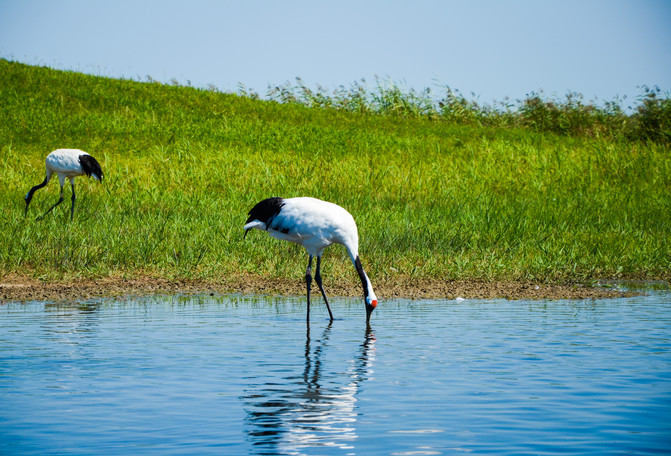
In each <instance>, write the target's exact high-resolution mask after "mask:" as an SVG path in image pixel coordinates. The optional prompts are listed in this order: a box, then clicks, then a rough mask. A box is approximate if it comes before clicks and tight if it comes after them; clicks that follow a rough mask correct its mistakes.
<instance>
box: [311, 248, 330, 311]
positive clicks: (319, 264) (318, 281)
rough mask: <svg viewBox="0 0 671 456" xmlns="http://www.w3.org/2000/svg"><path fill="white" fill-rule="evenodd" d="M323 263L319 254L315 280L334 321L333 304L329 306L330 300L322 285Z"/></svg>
mask: <svg viewBox="0 0 671 456" xmlns="http://www.w3.org/2000/svg"><path fill="white" fill-rule="evenodd" d="M321 265H322V257H321V255H319V256H317V273H316V274H315V282H317V285H319V291H321V292H322V296H323V297H324V302H325V303H326V309H327V310H328V311H329V317H330V318H331V321H333V313H331V306H329V300H328V299H327V298H326V292H325V291H324V287H322V275H321V272H320V269H321Z"/></svg>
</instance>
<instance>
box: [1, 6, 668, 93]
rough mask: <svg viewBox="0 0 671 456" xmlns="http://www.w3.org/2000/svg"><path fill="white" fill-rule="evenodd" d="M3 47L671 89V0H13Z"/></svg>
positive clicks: (231, 68)
mask: <svg viewBox="0 0 671 456" xmlns="http://www.w3.org/2000/svg"><path fill="white" fill-rule="evenodd" d="M0 56H1V57H4V58H9V59H11V60H17V61H20V62H25V63H30V64H39V65H47V66H50V67H54V68H60V69H69V70H76V71H81V72H85V73H91V74H97V75H103V76H112V77H126V78H133V79H139V80H146V79H147V76H151V77H152V78H153V79H156V80H159V81H163V82H169V81H170V80H172V79H176V80H178V81H179V82H180V83H182V84H186V83H187V81H190V82H191V84H192V85H194V86H198V87H206V86H207V85H208V84H212V85H214V86H216V87H217V88H219V89H220V90H225V91H235V90H237V87H238V83H243V84H245V85H246V86H247V87H248V88H251V89H254V90H256V91H258V92H260V93H261V94H264V93H265V91H266V89H267V87H268V85H269V84H272V85H277V84H281V83H283V82H285V81H293V79H294V78H295V77H296V76H300V77H302V78H303V80H304V81H305V82H306V83H308V85H310V86H313V87H314V86H316V85H317V84H320V85H322V86H325V87H328V88H335V87H336V86H338V85H340V84H343V85H345V86H349V85H350V84H351V83H352V82H354V81H357V80H360V79H361V78H366V79H367V80H368V81H369V82H371V83H372V82H373V76H374V75H379V76H381V77H388V78H391V79H392V80H394V81H396V82H400V83H404V84H405V85H406V87H414V88H415V89H422V88H424V87H431V88H432V90H434V91H435V90H438V86H439V85H449V86H450V87H452V88H455V89H458V90H459V91H461V92H462V93H463V94H465V95H469V94H470V93H471V92H474V93H475V94H476V96H477V97H478V99H479V100H480V101H481V102H485V103H491V102H492V101H494V100H499V101H500V100H502V99H503V98H504V97H506V96H508V97H510V98H511V99H513V100H514V99H518V98H523V97H524V96H525V94H528V93H529V92H531V91H538V90H541V89H542V90H543V91H544V92H545V94H547V95H550V96H557V97H560V98H563V96H564V95H565V94H566V93H567V92H568V91H569V90H570V91H575V92H579V93H582V94H583V95H584V96H585V98H586V99H588V100H590V99H593V98H598V99H599V100H601V101H608V100H612V99H614V98H615V97H616V96H619V97H623V96H627V97H629V100H630V101H631V98H632V97H635V96H637V95H639V94H640V90H639V89H637V86H640V85H643V84H646V85H648V86H654V85H659V86H660V87H661V88H662V89H663V90H665V91H668V90H671V1H670V0H629V1H625V0H561V1H543V0H510V1H494V0H471V1H450V0H445V1H428V0H427V1H422V0H415V1H395V0H388V1H381V0H375V1H365V0H357V1H351V0H338V1H329V2H326V1H317V0H314V1H293V0H288V1H260V0H247V1H214V0H209V1H207V0H187V1H178V0H115V1H98V0H0Z"/></svg>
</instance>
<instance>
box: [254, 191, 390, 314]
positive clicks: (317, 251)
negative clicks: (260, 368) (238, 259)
mask: <svg viewBox="0 0 671 456" xmlns="http://www.w3.org/2000/svg"><path fill="white" fill-rule="evenodd" d="M243 228H244V230H245V236H247V232H248V231H249V230H251V229H252V228H256V229H257V230H265V231H267V232H268V234H270V235H271V236H272V237H274V238H277V239H282V240H284V241H289V242H293V243H295V244H299V245H302V246H303V247H305V249H306V250H307V251H308V255H309V260H308V267H307V270H306V272H305V282H306V284H307V298H308V312H307V321H308V323H309V322H310V287H311V284H312V274H311V272H312V258H313V257H315V256H316V257H317V272H316V274H315V282H317V285H318V286H319V290H320V291H321V293H322V296H323V297H324V301H325V302H326V308H327V309H328V312H329V317H330V318H331V321H333V313H331V307H330V306H329V302H328V299H327V298H326V293H325V292H324V287H323V286H322V277H321V274H320V266H321V259H322V252H323V251H324V249H325V248H326V247H328V246H329V245H331V244H341V245H343V246H345V249H347V253H348V254H349V257H350V259H351V260H352V263H353V264H354V268H355V269H356V272H357V273H358V274H359V278H360V279H361V284H362V285H363V295H364V296H363V297H364V301H365V305H366V324H369V323H370V316H371V314H372V313H373V310H374V309H375V307H376V306H377V296H375V292H374V291H373V286H372V285H371V283H370V280H369V279H368V276H367V275H366V273H365V272H364V270H363V267H362V266H361V260H360V259H359V234H358V232H357V227H356V223H355V222H354V218H353V217H352V215H351V214H350V213H349V212H347V211H346V210H345V209H343V208H342V207H340V206H338V205H337V204H333V203H329V202H327V201H321V200H318V199H315V198H308V197H301V198H287V199H284V198H279V197H273V198H268V199H264V200H263V201H261V202H259V203H257V204H256V206H254V207H253V208H252V210H251V211H249V218H248V219H247V222H246V223H245V226H244V227H243ZM243 237H244V236H243Z"/></svg>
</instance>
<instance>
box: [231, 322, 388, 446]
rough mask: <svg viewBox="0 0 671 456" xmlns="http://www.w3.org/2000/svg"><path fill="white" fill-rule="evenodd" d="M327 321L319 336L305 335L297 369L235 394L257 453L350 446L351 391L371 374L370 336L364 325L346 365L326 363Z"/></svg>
mask: <svg viewBox="0 0 671 456" xmlns="http://www.w3.org/2000/svg"><path fill="white" fill-rule="evenodd" d="M330 334H331V324H329V325H328V326H327V327H326V328H325V329H324V331H323V333H322V335H321V338H319V339H317V340H314V341H313V340H312V339H311V337H310V327H309V326H308V327H307V334H306V339H305V366H304V367H303V369H302V372H300V371H298V372H296V373H293V374H292V373H289V374H288V375H287V376H286V377H284V378H282V377H279V379H277V378H276V379H275V380H274V381H268V382H265V383H263V384H257V385H250V386H249V388H248V390H247V394H245V395H244V396H243V397H242V398H241V399H242V401H243V403H244V405H245V410H246V412H247V418H246V423H245V425H246V432H247V435H248V438H249V440H250V441H251V443H252V444H253V445H254V447H255V448H256V450H257V451H256V452H257V454H301V450H302V449H307V448H314V447H335V448H342V449H351V448H353V446H352V444H353V442H354V441H355V440H356V438H357V433H356V421H357V413H358V412H357V409H356V401H357V399H356V396H357V393H358V392H359V391H360V389H361V385H362V383H363V382H364V381H365V380H367V379H369V378H370V377H371V376H372V374H373V362H374V360H375V336H374V334H373V332H372V330H371V328H370V327H368V328H367V329H366V331H365V336H364V340H363V343H361V344H360V345H359V346H358V347H357V349H356V351H354V347H355V346H353V357H352V359H351V360H350V362H349V363H347V365H346V367H343V365H342V364H341V363H334V364H335V365H331V363H330V361H331V360H330V358H329V357H328V356H327V355H326V353H327V352H328V349H329V336H330Z"/></svg>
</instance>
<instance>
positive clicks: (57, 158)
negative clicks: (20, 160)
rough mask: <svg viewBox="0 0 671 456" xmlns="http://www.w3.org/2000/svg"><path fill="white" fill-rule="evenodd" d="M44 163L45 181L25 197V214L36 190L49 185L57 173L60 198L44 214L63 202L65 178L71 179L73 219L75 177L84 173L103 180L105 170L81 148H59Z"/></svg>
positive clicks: (71, 216) (73, 210)
mask: <svg viewBox="0 0 671 456" xmlns="http://www.w3.org/2000/svg"><path fill="white" fill-rule="evenodd" d="M44 164H45V166H46V169H47V174H46V177H45V178H44V181H43V182H42V183H41V184H38V185H35V186H34V187H32V188H31V189H30V190H29V191H28V193H27V194H26V196H25V198H24V199H25V200H26V212H25V214H26V215H27V214H28V206H29V205H30V201H31V200H32V199H33V195H34V194H35V192H36V191H37V190H39V189H41V188H42V187H44V186H45V185H47V184H48V183H49V181H50V180H51V177H52V176H53V175H54V173H56V174H57V175H58V180H59V181H60V185H61V194H60V199H59V200H58V202H57V203H56V204H54V205H53V206H51V208H50V209H49V210H48V211H47V212H46V213H45V214H44V215H46V214H48V213H49V212H51V211H52V210H53V208H55V207H56V206H58V205H59V204H61V203H62V202H63V186H64V185H65V179H69V180H70V186H71V187H72V207H71V209H70V219H72V218H73V217H74V212H75V199H76V196H75V177H77V176H84V175H87V176H93V177H94V178H95V179H97V180H99V181H100V182H102V180H103V172H102V170H101V169H100V164H99V163H98V161H97V160H96V159H95V158H93V157H92V156H91V155H90V154H89V153H87V152H84V151H83V150H79V149H57V150H55V151H53V152H51V153H50V154H49V155H47V158H46V159H45V161H44Z"/></svg>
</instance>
